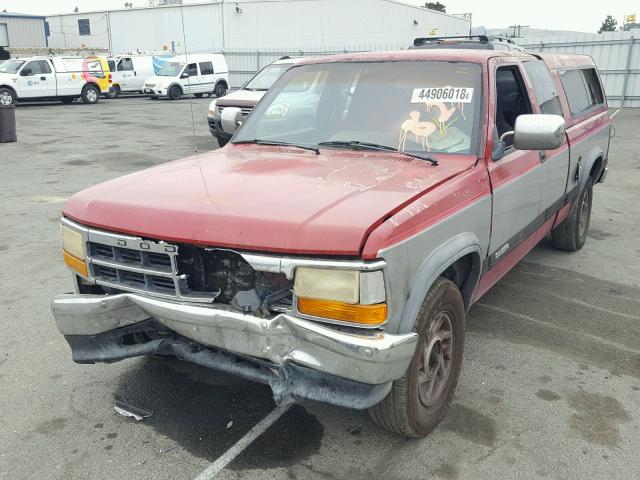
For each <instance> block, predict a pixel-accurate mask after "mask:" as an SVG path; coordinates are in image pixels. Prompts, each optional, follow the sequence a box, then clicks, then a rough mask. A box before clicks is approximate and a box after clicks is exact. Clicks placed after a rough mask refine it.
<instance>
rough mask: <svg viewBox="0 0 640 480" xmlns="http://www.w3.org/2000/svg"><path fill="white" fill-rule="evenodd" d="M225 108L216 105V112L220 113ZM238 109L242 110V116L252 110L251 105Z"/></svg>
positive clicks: (245, 115)
mask: <svg viewBox="0 0 640 480" xmlns="http://www.w3.org/2000/svg"><path fill="white" fill-rule="evenodd" d="M225 108H226V107H218V112H219V113H222V111H223V110H224V109H225ZM240 111H242V116H243V117H247V116H248V115H249V114H250V113H251V112H252V111H253V107H242V108H240Z"/></svg>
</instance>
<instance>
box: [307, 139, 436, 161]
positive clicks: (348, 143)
mask: <svg viewBox="0 0 640 480" xmlns="http://www.w3.org/2000/svg"><path fill="white" fill-rule="evenodd" d="M318 146H319V147H351V148H363V149H367V150H379V151H381V152H395V153H400V154H402V155H406V156H408V157H413V158H419V159H420V160H426V161H427V162H431V164H433V165H438V160H436V159H435V158H434V157H433V156H432V155H430V154H428V153H425V154H424V155H422V154H419V153H409V152H399V151H398V150H397V149H396V148H393V147H390V146H388V145H380V144H378V143H369V142H360V141H358V140H333V141H329V142H320V143H318Z"/></svg>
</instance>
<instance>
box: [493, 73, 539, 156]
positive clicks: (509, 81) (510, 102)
mask: <svg viewBox="0 0 640 480" xmlns="http://www.w3.org/2000/svg"><path fill="white" fill-rule="evenodd" d="M496 94H497V98H496V130H497V136H498V137H500V136H501V135H502V134H503V133H505V132H510V131H513V130H514V128H515V124H516V118H518V116H520V115H523V114H527V113H531V101H530V100H529V95H528V94H527V89H526V87H525V84H524V81H523V80H522V74H521V73H520V69H519V68H518V67H517V66H515V65H509V66H505V67H499V68H498V69H497V70H496ZM505 142H506V144H507V147H510V146H511V145H512V144H513V137H507V138H506V139H505Z"/></svg>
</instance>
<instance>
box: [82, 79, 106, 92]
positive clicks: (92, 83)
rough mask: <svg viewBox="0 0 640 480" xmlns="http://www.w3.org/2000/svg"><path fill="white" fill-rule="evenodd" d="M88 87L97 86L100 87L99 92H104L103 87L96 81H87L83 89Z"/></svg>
mask: <svg viewBox="0 0 640 480" xmlns="http://www.w3.org/2000/svg"><path fill="white" fill-rule="evenodd" d="M87 87H96V88H97V89H98V93H102V89H101V88H100V85H98V84H97V83H96V82H87V83H85V84H84V85H83V86H82V90H84V89H85V88H87Z"/></svg>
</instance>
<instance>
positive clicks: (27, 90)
mask: <svg viewBox="0 0 640 480" xmlns="http://www.w3.org/2000/svg"><path fill="white" fill-rule="evenodd" d="M111 81H112V78H111V73H110V72H109V66H108V64H107V61H106V59H104V58H103V57H98V56H90V57H84V58H83V57H53V56H42V57H30V58H16V59H11V60H7V61H5V62H3V63H2V65H0V104H2V105H10V104H12V103H15V102H21V101H25V100H26V101H34V100H51V99H59V100H62V102H64V103H70V102H72V101H73V100H74V99H75V98H81V99H82V101H83V102H84V103H97V102H98V99H99V97H100V94H105V93H108V92H109V89H110V88H111Z"/></svg>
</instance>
